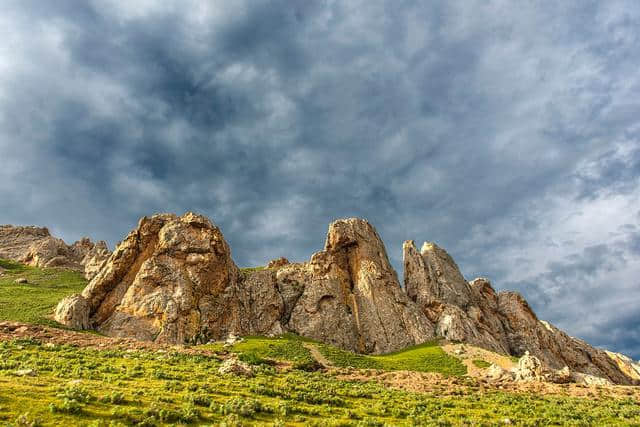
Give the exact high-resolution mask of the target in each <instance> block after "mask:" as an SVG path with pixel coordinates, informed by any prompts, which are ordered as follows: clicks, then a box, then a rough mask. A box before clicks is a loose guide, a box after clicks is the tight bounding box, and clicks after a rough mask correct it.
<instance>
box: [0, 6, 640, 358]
mask: <svg viewBox="0 0 640 427" xmlns="http://www.w3.org/2000/svg"><path fill="white" fill-rule="evenodd" d="M1 8H2V11H1V13H0V223H13V224H38V225H46V226H48V227H50V229H51V230H52V232H54V233H55V234H57V235H59V236H61V237H63V238H65V239H66V240H68V241H73V240H75V239H77V238H79V237H81V236H83V235H90V236H91V237H93V238H96V239H105V240H107V241H108V242H109V244H110V246H111V247H113V245H114V244H116V243H117V242H118V241H119V240H120V239H121V238H122V237H123V236H124V235H125V234H126V233H127V232H128V231H129V230H130V229H131V228H132V227H133V226H134V225H135V223H136V222H137V219H138V218H139V217H140V216H143V215H147V214H152V213H155V212H159V211H168V212H175V213H179V214H181V213H183V212H185V211H188V210H193V211H197V212H200V213H203V214H206V215H208V216H209V217H211V218H212V219H213V220H214V221H215V222H216V223H217V224H218V225H219V226H220V227H221V228H222V230H223V232H224V234H225V236H226V238H227V240H228V241H229V242H230V244H231V246H232V250H233V256H234V259H235V260H236V262H237V263H238V264H239V265H242V266H249V265H260V264H264V263H265V262H266V261H268V260H269V259H271V258H274V257H277V256H286V257H288V258H290V259H292V260H305V259H307V258H308V257H309V256H310V255H311V253H313V252H314V251H317V250H319V249H321V247H322V245H323V242H324V235H325V232H326V227H327V224H328V223H329V222H330V221H331V220H333V219H335V218H339V217H347V216H360V217H365V218H367V219H369V220H370V221H371V222H372V223H373V224H374V225H375V226H376V228H377V229H378V231H379V232H380V234H381V235H382V237H383V238H384V240H385V242H386V245H387V249H388V252H389V255H390V257H391V259H392V262H393V263H394V265H395V266H396V267H397V268H398V269H400V268H401V257H402V253H401V246H402V241H403V240H406V239H414V240H416V241H417V243H418V244H420V243H421V242H422V241H424V240H429V241H435V242H437V243H438V244H440V245H441V246H443V247H445V248H446V249H447V250H448V251H449V252H450V253H451V254H452V255H453V256H454V258H455V259H456V260H457V261H458V264H459V265H460V267H461V269H462V271H463V273H464V274H465V276H466V277H467V278H468V279H471V278H473V277H476V276H486V277H489V278H490V279H491V280H492V281H493V283H494V285H495V287H496V288H498V289H515V290H518V291H520V292H521V293H523V294H524V295H525V297H526V298H527V299H528V300H529V301H530V302H531V304H532V306H533V307H534V309H535V310H536V311H537V312H538V314H539V315H540V317H541V318H543V319H548V320H550V321H552V322H553V323H555V324H557V325H558V326H559V327H561V328H564V329H566V330H567V331H568V332H569V333H571V334H573V335H575V336H579V337H581V338H584V339H587V340H588V341H590V342H592V343H593V344H596V345H599V346H606V347H609V348H611V349H615V350H618V351H622V352H626V353H628V354H630V355H632V356H633V357H634V358H636V359H638V358H640V328H638V324H639V323H640V71H639V70H640V49H638V46H639V45H640V5H639V4H638V2H636V1H633V0H632V1H629V2H617V1H607V2H600V1H594V2H588V1H577V2H571V1H563V2H538V1H521V2H516V3H514V2H511V1H485V0H482V1H475V2H474V1H470V0H464V1H460V2H454V1H443V2H412V1H398V0H393V1H389V2H380V1H372V0H365V1H362V2H360V1H314V2H300V1H292V0H289V1H270V2H262V1H253V0H251V1H246V2H243V1H236V0H234V1H233V2H230V1H219V2H208V1H207V2H205V1H202V2H199V1H185V0H180V1H167V0H164V1H147V0H144V1H134V0H130V1H126V2H124V1H120V0H112V1H86V2H78V1H71V0H69V1H62V0H60V1H55V2H51V1H48V0H43V1H26V0H16V1H12V0H5V1H3V2H2V6H1ZM399 273H400V274H402V272H401V270H400V271H399Z"/></svg>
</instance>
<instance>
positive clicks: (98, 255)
mask: <svg viewBox="0 0 640 427" xmlns="http://www.w3.org/2000/svg"><path fill="white" fill-rule="evenodd" d="M110 256H111V251H110V250H109V248H108V247H107V244H106V243H105V242H104V241H102V240H101V241H99V242H97V243H96V244H95V245H93V247H91V248H89V250H87V252H86V254H85V255H84V256H83V257H82V260H81V261H80V264H82V265H83V266H84V277H85V278H86V279H87V280H91V279H93V278H94V277H95V275H96V274H98V271H100V269H101V268H102V266H103V264H104V263H105V262H107V260H108V259H109V257H110Z"/></svg>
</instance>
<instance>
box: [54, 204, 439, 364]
mask: <svg viewBox="0 0 640 427" xmlns="http://www.w3.org/2000/svg"><path fill="white" fill-rule="evenodd" d="M56 319H57V320H58V321H59V322H61V323H64V324H66V325H69V326H72V327H77V328H87V327H91V328H96V329H97V330H99V331H101V332H103V333H105V334H107V335H113V336H128V337H135V338H138V339H143V340H155V341H161V342H171V343H181V342H198V341H200V342H206V341H208V340H210V339H220V338H224V337H226V336H227V335H228V334H229V333H233V334H236V335H246V334H271V333H274V334H277V333H282V332H284V331H285V330H290V331H294V332H297V333H299V334H301V335H305V336H308V337H311V338H316V339H319V340H322V341H326V342H330V343H333V344H336V345H338V346H340V347H342V348H346V349H350V350H354V351H360V352H367V353H371V352H375V353H381V352H388V351H392V350H398V349H401V348H404V347H406V346H408V345H412V344H416V343H420V342H423V341H426V340H427V339H429V338H432V337H433V327H432V326H431V324H430V322H429V321H428V320H427V319H426V318H425V316H424V314H422V313H421V312H420V311H419V310H418V309H417V307H416V306H415V305H414V304H410V302H409V299H408V298H407V296H406V294H405V293H404V292H403V291H402V289H401V288H400V284H399V283H398V280H397V278H396V275H395V272H394V271H393V269H392V268H391V265H390V264H389V261H388V259H387V254H386V251H385V249H384V245H383V244H382V241H381V240H380V238H379V236H378V234H377V233H376V231H375V229H374V228H373V227H372V226H371V225H370V224H369V223H367V222H366V221H364V220H359V219H349V220H341V221H336V222H334V223H332V224H331V226H330V227H329V232H328V235H327V242H326V244H325V249H324V250H323V251H321V252H318V253H316V254H314V255H313V256H312V258H311V260H310V261H309V262H308V263H300V264H287V263H283V262H279V263H274V268H271V269H266V270H263V271H254V272H250V273H246V274H241V273H240V271H239V269H238V267H237V266H236V265H235V264H234V262H233V260H232V259H231V252H230V249H229V246H228V245H227V243H226V241H225V240H224V237H223V236H222V233H221V232H220V230H219V229H218V227H216V226H215V225H213V224H212V223H211V222H210V221H209V220H208V219H207V218H205V217H202V216H199V215H195V214H191V213H188V214H185V215H183V216H182V217H176V216H175V215H169V214H163V215H155V216H153V217H151V218H143V219H142V220H141V221H140V223H139V224H138V227H137V228H136V230H134V231H132V232H131V233H130V234H129V235H128V236H127V238H126V239H125V240H124V241H123V242H122V243H121V244H120V245H119V246H118V247H117V248H116V250H115V251H114V252H113V254H112V255H111V257H110V258H109V260H108V262H107V263H105V265H104V266H103V267H102V269H101V270H100V271H99V273H98V274H97V275H96V276H95V277H94V278H93V280H92V281H91V282H90V283H89V285H88V286H87V288H86V289H85V290H84V291H83V292H82V295H80V296H74V297H71V298H68V299H66V300H64V301H63V302H61V304H60V305H59V306H58V309H57V310H56Z"/></svg>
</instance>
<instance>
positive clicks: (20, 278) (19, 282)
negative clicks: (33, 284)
mask: <svg viewBox="0 0 640 427" xmlns="http://www.w3.org/2000/svg"><path fill="white" fill-rule="evenodd" d="M14 282H15V283H17V284H25V283H29V281H28V280H27V279H26V278H24V277H18V278H17V279H16V280H14Z"/></svg>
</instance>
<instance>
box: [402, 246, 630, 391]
mask: <svg viewBox="0 0 640 427" xmlns="http://www.w3.org/2000/svg"><path fill="white" fill-rule="evenodd" d="M403 250H404V253H403V258H404V267H405V277H404V280H405V288H406V290H407V294H408V295H409V297H410V298H411V299H412V300H413V301H414V302H415V303H416V304H417V305H418V307H420V309H421V310H422V312H423V313H425V315H426V316H427V317H428V318H429V319H430V320H431V321H432V322H433V323H434V324H435V325H436V326H435V327H436V334H437V335H438V336H442V337H445V338H447V339H450V340H456V341H464V342H468V343H471V344H474V345H477V346H479V347H483V348H486V349H488V350H492V351H496V352H499V353H506V354H510V355H513V356H522V355H523V354H525V353H526V352H530V353H531V354H532V355H533V356H535V357H536V358H538V359H539V360H541V361H542V363H544V365H545V366H548V367H549V368H550V369H554V370H558V369H561V368H563V367H565V366H568V367H569V368H570V369H571V371H576V372H580V373H583V374H587V375H591V376H595V377H602V378H606V379H608V380H611V381H613V382H615V383H620V384H628V383H630V382H632V381H633V380H634V377H633V376H632V375H630V374H629V373H626V372H625V370H626V371H629V370H630V369H632V368H627V367H626V366H628V364H625V363H624V361H623V359H620V358H619V359H617V360H614V359H613V358H612V357H610V355H608V354H607V353H606V352H605V351H603V350H600V349H596V348H594V347H592V346H590V345H589V344H587V343H586V342H584V341H582V340H579V339H576V338H573V337H570V336H568V335H567V334H565V333H564V332H562V331H560V330H559V329H557V328H556V327H555V326H553V325H551V324H549V323H548V322H545V321H541V320H539V319H538V317H537V316H536V314H535V313H534V312H533V310H532V309H531V307H530V306H529V304H528V303H527V301H525V299H524V298H522V296H521V295H520V294H518V293H516V292H509V291H504V292H499V293H496V292H495V291H494V289H493V287H492V286H491V284H490V283H489V281H488V280H487V279H482V278H479V279H475V280H473V281H471V282H469V283H467V282H466V281H465V280H464V278H463V276H462V274H461V273H460V270H459V269H458V266H457V265H456V264H455V262H454V261H453V259H452V258H451V257H450V256H449V254H447V253H446V252H445V251H444V250H443V249H441V248H439V247H438V246H437V245H435V244H433V243H425V244H424V245H423V247H422V250H421V251H420V252H418V250H417V249H416V247H415V244H414V243H413V241H406V242H405V243H404V246H403ZM619 365H621V366H625V368H623V367H621V366H619Z"/></svg>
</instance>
